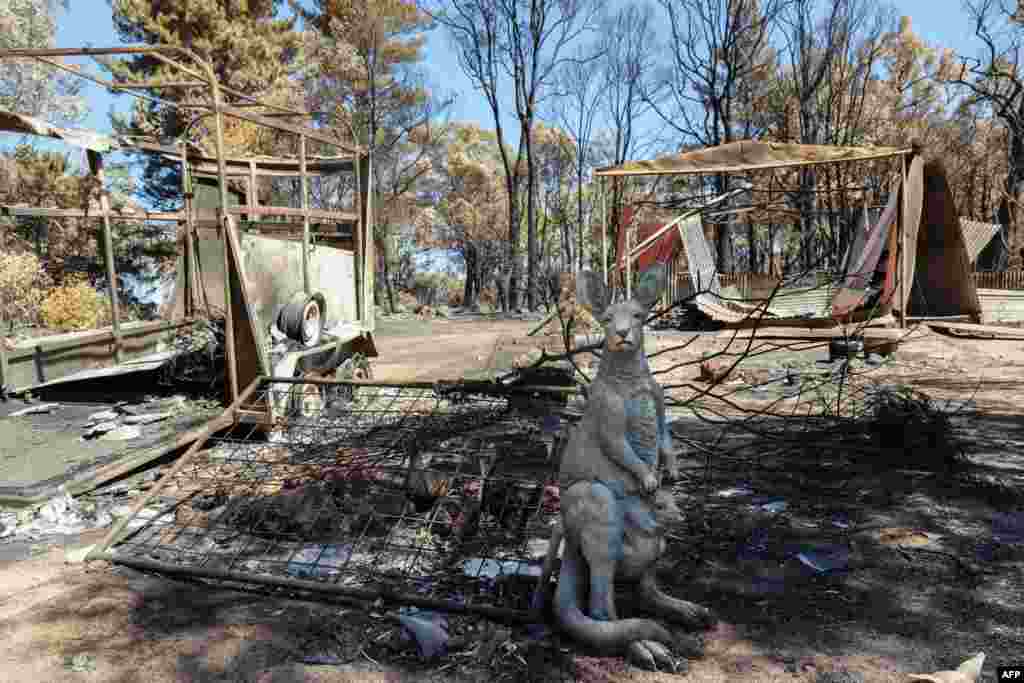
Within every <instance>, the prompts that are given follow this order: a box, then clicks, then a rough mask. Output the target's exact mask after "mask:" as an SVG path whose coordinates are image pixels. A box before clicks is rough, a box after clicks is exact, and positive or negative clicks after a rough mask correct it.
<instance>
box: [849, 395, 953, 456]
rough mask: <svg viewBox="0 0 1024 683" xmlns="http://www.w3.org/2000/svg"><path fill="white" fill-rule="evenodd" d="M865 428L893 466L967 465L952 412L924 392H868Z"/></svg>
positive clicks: (865, 402)
mask: <svg viewBox="0 0 1024 683" xmlns="http://www.w3.org/2000/svg"><path fill="white" fill-rule="evenodd" d="M864 404H865V405H864V407H865V408H866V409H867V410H865V411H864V413H863V415H864V418H865V419H864V426H865V427H866V431H867V432H868V433H869V434H870V435H871V436H872V437H873V439H874V441H875V446H876V447H877V448H878V449H879V451H880V452H881V453H882V454H884V455H885V456H887V457H890V458H892V459H893V460H895V462H893V463H892V464H893V465H896V466H899V465H912V466H918V467H924V468H927V469H945V470H950V469H955V468H957V467H958V466H961V465H963V464H964V463H965V462H966V457H965V455H964V448H963V444H962V443H961V441H960V439H959V438H958V437H957V435H956V432H955V430H954V427H953V423H952V421H951V419H950V417H951V416H950V413H949V412H948V411H946V410H944V409H943V408H942V407H940V406H939V405H938V403H937V401H935V400H934V399H932V398H931V397H929V396H927V395H926V394H924V393H921V392H919V391H915V390H913V389H911V388H910V387H905V386H880V387H876V388H874V389H873V390H871V391H869V392H867V395H866V397H865V401H864Z"/></svg>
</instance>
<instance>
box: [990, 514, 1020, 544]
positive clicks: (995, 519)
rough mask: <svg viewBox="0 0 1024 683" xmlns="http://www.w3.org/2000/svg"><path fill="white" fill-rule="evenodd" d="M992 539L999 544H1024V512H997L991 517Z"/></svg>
mask: <svg viewBox="0 0 1024 683" xmlns="http://www.w3.org/2000/svg"><path fill="white" fill-rule="evenodd" d="M992 537H993V538H994V539H995V540H996V541H999V542H1000V543H1024V512H1020V511H1018V512H997V513H996V514H995V515H993V516H992Z"/></svg>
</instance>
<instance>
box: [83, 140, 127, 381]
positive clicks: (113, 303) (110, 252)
mask: <svg viewBox="0 0 1024 683" xmlns="http://www.w3.org/2000/svg"><path fill="white" fill-rule="evenodd" d="M86 157H87V158H88V160H89V172H90V173H91V174H92V176H93V178H95V179H96V183H97V185H98V186H99V191H100V211H102V214H103V260H104V261H106V265H107V292H108V293H109V294H110V325H111V328H112V330H113V333H114V361H115V362H116V363H117V364H118V365H120V364H121V362H122V361H123V360H124V354H123V353H122V352H121V311H120V310H119V306H118V297H117V272H116V269H115V268H114V241H113V236H112V235H111V234H110V198H109V196H108V195H107V189H106V188H105V187H104V186H103V180H104V178H103V156H102V155H100V153H99V152H96V151H93V150H91V149H88V150H86Z"/></svg>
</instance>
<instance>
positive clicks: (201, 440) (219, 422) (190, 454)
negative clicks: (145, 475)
mask: <svg viewBox="0 0 1024 683" xmlns="http://www.w3.org/2000/svg"><path fill="white" fill-rule="evenodd" d="M262 381H263V377H262V376H259V377H257V378H256V379H254V380H253V381H252V382H250V383H249V386H247V387H246V388H245V391H243V392H242V393H241V395H240V396H239V397H238V398H236V399H235V400H234V402H232V404H231V405H229V406H228V407H227V408H225V409H224V412H222V413H221V414H220V415H218V416H217V417H215V418H213V419H212V420H210V421H209V422H208V423H207V425H206V427H205V428H204V429H203V431H202V432H200V434H199V436H198V437H196V440H195V441H193V442H192V445H191V446H189V448H188V450H187V451H185V452H184V453H183V454H182V455H181V457H180V458H178V461H177V462H175V463H174V465H173V466H172V467H171V469H170V470H169V471H168V472H167V474H165V475H164V476H162V477H161V478H160V480H159V481H157V483H156V486H154V487H153V488H151V489H150V490H149V491H147V492H146V494H145V495H143V496H142V497H141V498H139V500H138V501H136V503H135V505H133V506H132V508H131V510H129V511H128V514H127V515H125V516H124V517H122V518H121V519H119V520H118V521H117V524H115V525H114V527H113V528H112V529H111V530H110V532H109V533H108V534H107V535H106V536H105V537H104V538H103V540H102V541H100V542H99V543H98V544H97V545H96V547H95V548H93V551H92V552H90V553H89V555H87V556H86V559H87V560H89V559H98V558H96V557H95V556H94V554H99V553H100V552H105V551H107V550H109V549H110V545H111V544H112V543H113V541H114V539H115V538H117V536H118V534H120V533H121V531H122V530H123V529H124V528H125V526H127V525H128V522H129V521H131V519H132V518H133V517H135V515H137V514H139V510H141V509H142V508H143V507H145V506H146V504H147V503H149V501H151V500H152V499H153V498H154V497H156V494H158V493H159V492H160V491H161V490H162V489H163V487H164V486H166V485H167V483H168V482H169V481H171V480H172V479H173V478H174V477H175V476H176V475H177V474H178V472H180V471H181V470H182V469H184V467H185V465H187V464H189V463H190V462H191V461H192V458H194V457H195V455H196V453H198V452H199V449H200V448H202V447H203V446H205V445H206V442H207V441H208V440H209V438H210V437H211V436H213V434H214V433H216V432H218V431H220V430H221V429H224V428H225V427H227V426H229V425H231V424H233V423H234V421H235V411H236V410H237V409H238V407H239V406H241V405H242V404H243V403H245V402H246V401H248V400H249V397H250V396H252V394H253V392H255V391H256V388H257V387H258V386H259V385H260V383H261V382H262Z"/></svg>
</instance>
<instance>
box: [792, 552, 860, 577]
mask: <svg viewBox="0 0 1024 683" xmlns="http://www.w3.org/2000/svg"><path fill="white" fill-rule="evenodd" d="M796 558H797V559H798V560H800V562H802V563H803V564H804V566H806V567H809V568H811V569H812V570H813V571H814V572H815V573H817V574H831V573H834V572H839V571H843V570H846V569H848V568H849V566H850V550H849V548H847V547H846V546H842V545H830V546H818V547H816V548H811V549H807V550H804V551H803V552H800V553H797V556H796Z"/></svg>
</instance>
